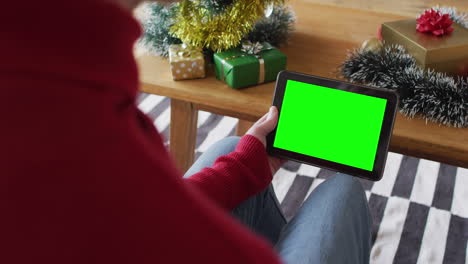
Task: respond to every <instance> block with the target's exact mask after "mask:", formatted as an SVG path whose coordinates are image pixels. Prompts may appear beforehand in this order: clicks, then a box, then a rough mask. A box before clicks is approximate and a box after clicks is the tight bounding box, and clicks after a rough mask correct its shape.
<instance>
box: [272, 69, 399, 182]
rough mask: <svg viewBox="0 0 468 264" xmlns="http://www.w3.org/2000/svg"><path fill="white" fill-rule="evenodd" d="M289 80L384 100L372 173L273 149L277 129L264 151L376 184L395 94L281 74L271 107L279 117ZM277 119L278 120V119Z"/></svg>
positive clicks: (382, 166)
mask: <svg viewBox="0 0 468 264" xmlns="http://www.w3.org/2000/svg"><path fill="white" fill-rule="evenodd" d="M288 80H294V81H298V82H303V83H309V84H314V85H319V86H323V87H327V88H331V89H337V90H342V91H348V92H352V93H357V94H363V95H369V96H373V97H378V98H383V99H386V100H387V104H386V108H385V113H384V119H383V124H382V128H381V133H380V137H379V143H378V146H377V153H376V157H375V160H374V168H373V170H372V171H368V170H364V169H359V168H356V167H352V166H349V165H344V164H341V163H337V162H333V161H329V160H324V159H320V158H317V157H312V156H307V155H304V154H300V153H296V152H293V151H289V150H285V149H280V148H275V147H273V141H274V138H275V136H276V129H277V127H275V129H274V130H273V131H272V132H271V133H269V134H268V135H267V152H268V153H269V154H270V155H272V156H277V157H281V158H285V159H288V160H294V161H297V162H301V163H305V164H309V165H313V166H318V167H321V168H326V169H330V170H334V171H339V172H342V173H346V174H350V175H353V176H357V177H360V178H364V179H368V180H372V181H378V180H380V179H381V178H382V175H383V171H384V168H385V161H386V159H387V153H388V147H389V143H390V137H391V135H392V131H393V124H394V120H395V115H396V110H397V104H398V94H397V93H396V92H394V91H392V90H389V89H380V88H379V89H377V88H371V87H367V86H363V85H357V84H353V83H347V82H342V81H337V80H331V79H327V78H322V77H318V76H313V75H307V74H302V73H296V72H290V71H282V72H280V73H279V74H278V78H277V81H276V88H275V93H274V96H273V105H274V106H276V107H277V108H278V114H279V116H281V106H282V103H283V97H284V92H285V89H286V83H287V81H288ZM279 116H278V119H279Z"/></svg>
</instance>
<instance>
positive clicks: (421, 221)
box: [138, 94, 468, 264]
mask: <svg viewBox="0 0 468 264" xmlns="http://www.w3.org/2000/svg"><path fill="white" fill-rule="evenodd" d="M138 106H139V108H140V109H141V110H142V111H143V112H145V113H147V114H148V115H149V116H150V117H151V118H152V119H153V120H154V124H155V126H156V127H157V128H158V130H159V131H160V132H161V133H162V134H163V137H164V138H165V139H166V144H168V139H169V122H170V107H169V106H170V99H169V98H166V97H161V96H157V95H148V94H141V95H140V96H139V98H138ZM236 124H237V119H234V118H231V117H225V116H219V115H215V114H211V113H207V112H203V111H200V112H199V117H198V135H197V141H196V157H198V156H199V155H200V154H201V153H203V152H204V151H206V149H207V148H208V147H209V146H210V145H211V144H213V143H214V142H216V141H218V140H219V139H222V138H224V137H226V136H231V135H234V133H235V127H236ZM332 174H333V172H331V171H328V170H324V169H320V168H317V167H313V166H308V165H302V164H298V163H293V162H289V163H287V164H285V166H284V167H283V168H281V169H280V170H279V171H278V173H277V174H276V175H275V177H274V179H273V185H274V187H275V191H276V193H277V196H278V199H279V200H280V202H281V206H282V208H283V211H284V213H285V215H286V216H287V217H289V218H290V217H292V216H293V215H294V214H295V212H296V211H297V210H298V209H299V208H300V206H301V205H302V202H303V201H304V199H306V198H307V197H308V195H309V194H310V193H311V192H312V190H313V189H314V188H315V187H317V186H318V185H319V184H320V183H322V182H323V181H324V180H325V179H326V178H328V177H330V176H331V175H332ZM362 184H363V186H364V188H365V189H366V194H367V197H368V200H369V206H370V209H371V213H372V216H373V227H372V239H373V243H374V244H373V248H372V252H371V263H379V264H380V263H405V264H406V263H418V264H419V263H421V264H422V263H431V264H432V263H434V264H437V263H444V264H449V263H450V264H458V263H468V247H467V241H468V169H466V168H458V167H453V166H450V165H447V164H443V163H438V162H434V161H430V160H425V159H418V158H414V157H409V156H404V155H401V154H397V153H389V156H388V160H387V165H386V169H385V174H384V177H383V179H382V180H381V181H379V182H376V183H373V182H370V181H365V180H362Z"/></svg>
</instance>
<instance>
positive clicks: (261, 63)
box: [221, 47, 274, 84]
mask: <svg viewBox="0 0 468 264" xmlns="http://www.w3.org/2000/svg"><path fill="white" fill-rule="evenodd" d="M271 49H274V48H273V47H271V48H267V49H263V50H262V51H265V50H271ZM246 56H254V57H255V58H257V59H258V62H259V65H258V66H259V68H260V69H259V72H258V83H257V84H260V83H263V82H265V60H264V59H263V58H262V56H260V55H259V54H248V53H244V54H240V55H234V56H231V57H227V58H224V59H223V60H222V61H221V74H222V80H223V81H224V82H226V75H225V74H224V64H225V63H226V62H227V61H230V60H232V59H236V58H241V57H246Z"/></svg>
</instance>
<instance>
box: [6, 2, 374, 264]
mask: <svg viewBox="0 0 468 264" xmlns="http://www.w3.org/2000/svg"><path fill="white" fill-rule="evenodd" d="M139 2H140V1H138V0H80V1H61V0H49V1H8V2H7V3H6V4H5V3H4V5H3V8H2V15H1V16H0V21H1V23H0V27H1V28H2V30H1V32H2V39H1V41H0V52H1V55H0V58H1V63H0V83H1V88H2V97H1V98H2V103H1V104H0V110H1V111H0V115H1V118H0V120H2V122H3V126H2V129H1V131H0V145H1V148H0V162H1V163H0V208H1V210H2V215H1V217H0V226H1V230H0V233H1V236H0V241H1V243H0V263H9V264H14V263H48V264H55V263H113V264H115V263H272V264H273V263H280V262H281V261H284V262H287V263H320V262H322V263H343V262H347V263H365V262H368V258H369V247H370V246H369V226H370V223H369V221H370V219H369V213H368V209H367V204H366V200H365V196H364V193H363V190H362V187H361V186H360V185H359V183H358V182H357V181H356V180H354V179H353V178H351V177H349V176H346V175H337V176H335V177H333V178H332V179H330V180H328V181H327V182H326V183H324V184H322V185H321V186H319V187H318V188H317V190H316V191H314V192H313V193H312V194H311V195H310V197H309V199H308V200H307V201H306V202H305V203H304V206H303V208H302V210H301V212H300V213H299V214H298V215H297V216H296V217H295V218H294V220H292V221H291V222H290V223H288V224H286V221H285V220H284V218H283V217H282V215H281V212H280V210H279V209H278V206H277V203H276V198H275V197H274V193H273V191H272V189H271V187H268V186H269V185H270V183H271V180H272V175H273V174H274V172H275V171H276V170H277V169H278V168H279V166H280V164H281V161H279V160H277V159H274V158H271V157H268V156H267V154H266V151H265V136H266V134H267V133H268V132H270V131H271V130H272V129H273V128H274V127H275V125H276V122H277V110H276V109H275V108H272V109H270V111H269V113H268V114H266V115H265V116H264V117H262V118H261V119H260V120H259V121H258V122H257V123H256V124H255V125H254V126H253V127H252V128H251V129H250V130H249V132H248V133H247V135H246V136H244V137H242V139H240V140H238V139H232V138H231V139H227V140H225V141H223V142H220V143H218V144H217V145H215V146H214V147H213V148H212V149H211V150H209V151H207V154H205V155H203V156H202V157H201V158H200V160H199V161H197V163H196V164H195V165H194V167H193V168H192V169H191V170H190V171H189V172H187V175H186V176H187V177H186V178H182V177H181V176H182V172H180V171H179V170H177V169H176V168H175V166H174V163H173V161H172V160H171V158H170V157H169V154H168V153H167V151H166V150H165V148H164V146H163V143H162V141H161V138H160V136H159V134H158V132H157V131H156V130H155V128H154V126H153V124H152V122H151V121H150V120H149V119H148V118H147V117H146V116H145V115H144V114H142V113H141V112H140V111H139V110H138V109H137V107H136V105H135V97H136V94H137V89H138V70H137V66H136V63H135V60H134V57H133V53H132V48H133V45H134V42H135V41H136V40H137V38H138V37H139V36H140V34H141V29H140V26H139V24H138V23H137V22H136V21H135V20H134V19H133V17H132V16H131V9H133V8H134V7H135V6H136V5H137V4H138V3H139ZM168 2H169V1H168ZM222 154H226V155H222ZM218 156H220V157H219V158H217V157H218ZM215 159H216V161H214V160H215ZM205 165H210V167H208V168H204V169H202V168H203V167H205ZM198 170H200V171H199V172H198V173H195V172H196V171H198ZM189 176H190V177H189ZM241 223H243V224H244V225H243V224H241ZM280 232H281V234H280ZM274 245H275V246H276V249H274V248H273V246H274Z"/></svg>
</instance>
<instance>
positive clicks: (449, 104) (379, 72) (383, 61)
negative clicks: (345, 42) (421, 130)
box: [341, 45, 468, 127]
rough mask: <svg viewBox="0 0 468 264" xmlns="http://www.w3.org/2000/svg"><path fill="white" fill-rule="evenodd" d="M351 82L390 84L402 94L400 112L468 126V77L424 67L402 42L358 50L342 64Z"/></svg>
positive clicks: (342, 70)
mask: <svg viewBox="0 0 468 264" xmlns="http://www.w3.org/2000/svg"><path fill="white" fill-rule="evenodd" d="M341 73H342V75H343V77H345V78H347V79H348V80H349V81H351V82H355V83H362V84H366V85H369V86H373V87H378V88H388V89H392V90H395V91H397V92H398V94H399V95H400V112H401V113H403V114H405V115H407V116H409V117H414V116H415V115H417V114H419V115H421V116H422V117H423V118H425V119H426V120H431V121H434V122H439V123H441V124H444V125H447V126H454V127H468V78H466V77H451V76H448V75H446V74H444V73H439V72H434V71H431V70H423V69H421V68H420V67H419V66H418V65H417V64H416V61H415V59H414V58H413V57H412V56H411V55H409V54H407V53H406V50H405V49H404V48H403V47H402V46H400V45H392V46H389V47H385V48H384V49H383V50H381V51H362V50H355V51H354V52H352V53H351V54H350V56H349V58H348V59H347V60H346V61H345V62H344V64H343V65H342V67H341Z"/></svg>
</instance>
